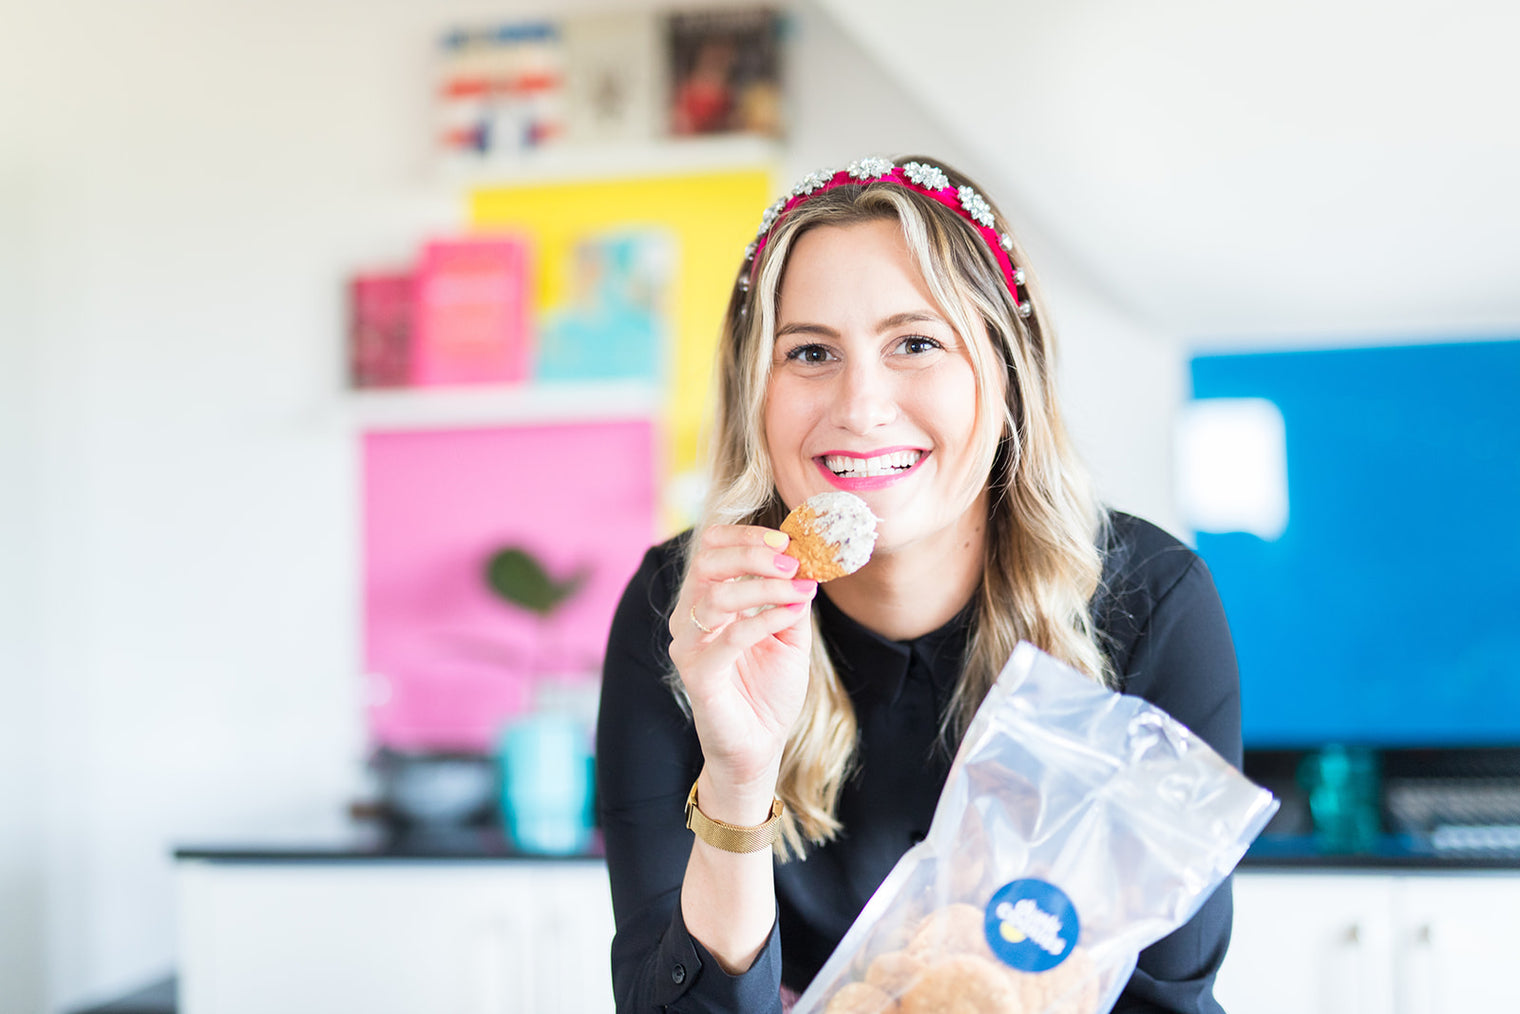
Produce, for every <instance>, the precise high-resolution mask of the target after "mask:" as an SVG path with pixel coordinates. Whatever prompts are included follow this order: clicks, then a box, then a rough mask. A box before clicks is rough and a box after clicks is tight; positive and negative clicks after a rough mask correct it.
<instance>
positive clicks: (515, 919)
mask: <svg viewBox="0 0 1520 1014" xmlns="http://www.w3.org/2000/svg"><path fill="white" fill-rule="evenodd" d="M178 881H179V906H180V912H179V915H180V1010H181V1012H182V1014H269V1012H271V1011H279V1012H280V1014H308V1012H309V1014H332V1012H334V1011H364V1012H365V1014H433V1012H437V1014H519V1012H521V1014H528V1012H541V1011H555V1012H563V1014H609V1012H610V1011H611V1010H612V1007H613V1002H612V985H611V975H610V971H609V968H610V966H609V960H608V953H609V948H610V946H611V943H612V931H613V923H612V905H611V900H610V897H609V894H608V889H607V871H606V867H605V865H604V864H602V863H601V862H599V861H578V860H577V861H500V862H444V861H435V860H430V861H406V862H389V861H366V862H342V863H340V862H227V861H215V860H213V861H207V860H181V861H180V863H179V864H178Z"/></svg>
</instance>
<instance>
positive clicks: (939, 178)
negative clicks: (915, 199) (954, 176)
mask: <svg viewBox="0 0 1520 1014" xmlns="http://www.w3.org/2000/svg"><path fill="white" fill-rule="evenodd" d="M903 175H904V176H906V177H908V179H910V180H912V181H913V182H914V183H917V184H918V185H919V186H921V187H923V188H924V189H925V190H943V189H945V188H946V187H948V186H949V185H950V177H948V176H946V175H945V171H944V170H943V169H941V168H940V167H939V166H937V165H924V164H923V163H922V162H909V163H908V164H907V165H905V166H903Z"/></svg>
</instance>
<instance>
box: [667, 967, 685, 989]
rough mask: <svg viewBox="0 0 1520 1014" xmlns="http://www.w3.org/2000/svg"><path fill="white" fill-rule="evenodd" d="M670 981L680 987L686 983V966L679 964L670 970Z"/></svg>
mask: <svg viewBox="0 0 1520 1014" xmlns="http://www.w3.org/2000/svg"><path fill="white" fill-rule="evenodd" d="M670 981H671V982H673V983H675V984H676V985H677V986H679V985H680V984H681V983H683V982H685V981H686V966H685V965H681V964H677V965H674V966H672V967H671V969H670Z"/></svg>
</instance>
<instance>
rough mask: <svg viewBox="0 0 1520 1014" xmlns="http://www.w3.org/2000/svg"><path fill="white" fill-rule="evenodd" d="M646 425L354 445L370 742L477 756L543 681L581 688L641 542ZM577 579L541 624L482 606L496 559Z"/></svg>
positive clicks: (498, 605) (380, 436)
mask: <svg viewBox="0 0 1520 1014" xmlns="http://www.w3.org/2000/svg"><path fill="white" fill-rule="evenodd" d="M653 447H654V438H653V432H652V426H651V424H650V423H648V422H642V421H641V422H626V423H598V424H581V425H567V426H534V427H514V428H498V429H478V430H447V431H429V432H397V433H370V434H366V435H365V437H364V448H363V470H364V522H365V524H364V562H365V575H364V642H365V665H366V672H367V673H369V674H370V677H371V679H372V681H373V685H372V687H371V711H370V728H371V737H372V739H373V741H374V743H375V744H376V745H385V746H390V747H393V748H396V749H405V750H452V749H459V750H486V749H489V748H490V747H491V745H492V743H493V741H494V738H495V736H496V733H497V731H498V730H499V729H500V727H501V725H502V724H503V723H504V721H506V720H507V719H509V718H511V717H513V716H515V715H517V714H520V713H521V712H522V711H523V710H524V709H525V708H526V707H527V706H528V705H529V702H530V699H531V695H532V694H533V691H534V687H535V684H536V683H538V682H541V681H544V680H551V681H555V680H558V681H581V682H582V685H584V681H586V680H593V681H594V680H595V679H596V674H597V673H598V672H599V671H600V666H601V659H602V653H603V650H604V648H605V645H606V640H607V630H608V627H609V626H610V624H611V621H612V614H613V612H614V610H615V609H616V607H617V603H618V599H619V598H620V597H621V595H622V592H623V587H624V585H626V584H627V581H628V578H629V577H631V576H632V574H633V572H634V570H635V569H637V567H638V564H639V561H640V559H641V558H642V557H643V554H644V551H645V550H646V549H648V548H649V545H650V543H651V541H652V539H653V537H654V532H655V515H654V511H655V497H656V490H655V481H654V473H655V469H654V460H653ZM508 546H516V547H521V548H523V549H526V550H527V551H529V552H530V553H531V554H532V555H533V556H534V557H535V558H537V559H538V560H539V561H540V562H541V563H542V564H543V567H544V569H545V570H546V571H547V572H548V574H549V575H550V577H552V578H554V579H556V580H563V579H569V578H571V577H572V576H574V575H577V574H582V573H584V575H585V576H586V581H585V584H584V585H583V586H582V587H581V588H580V590H579V591H577V592H576V593H575V594H574V595H573V596H571V597H570V598H569V599H567V600H566V601H565V602H564V604H563V605H562V606H560V607H559V608H558V609H557V610H556V611H554V612H553V613H551V614H550V615H549V616H547V617H540V616H538V615H536V614H534V613H531V612H528V611H527V610H524V609H521V608H520V607H517V606H514V605H512V604H510V603H507V602H505V601H503V600H502V599H500V598H498V597H497V596H496V595H494V594H493V593H492V592H491V591H490V589H489V587H488V585H487V583H486V580H485V567H486V563H487V561H488V560H489V559H490V558H491V556H492V554H493V553H495V552H496V551H497V550H499V549H501V548H504V547H508Z"/></svg>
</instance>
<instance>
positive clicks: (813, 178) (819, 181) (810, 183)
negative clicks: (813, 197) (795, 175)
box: [792, 169, 834, 197]
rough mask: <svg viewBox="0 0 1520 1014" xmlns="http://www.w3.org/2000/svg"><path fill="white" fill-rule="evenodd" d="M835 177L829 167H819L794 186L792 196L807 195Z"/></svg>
mask: <svg viewBox="0 0 1520 1014" xmlns="http://www.w3.org/2000/svg"><path fill="white" fill-rule="evenodd" d="M833 178H834V174H833V173H832V172H830V171H829V170H827V169H819V170H817V171H816V172H810V173H808V174H807V175H806V176H804V177H802V179H801V180H800V181H799V182H798V183H797V185H796V186H795V187H793V188H792V196H793V197H806V196H807V195H808V194H811V193H812V192H813V191H814V190H817V189H818V188H819V187H821V186H824V185H825V184H826V183H828V182H829V180H831V179H833Z"/></svg>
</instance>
